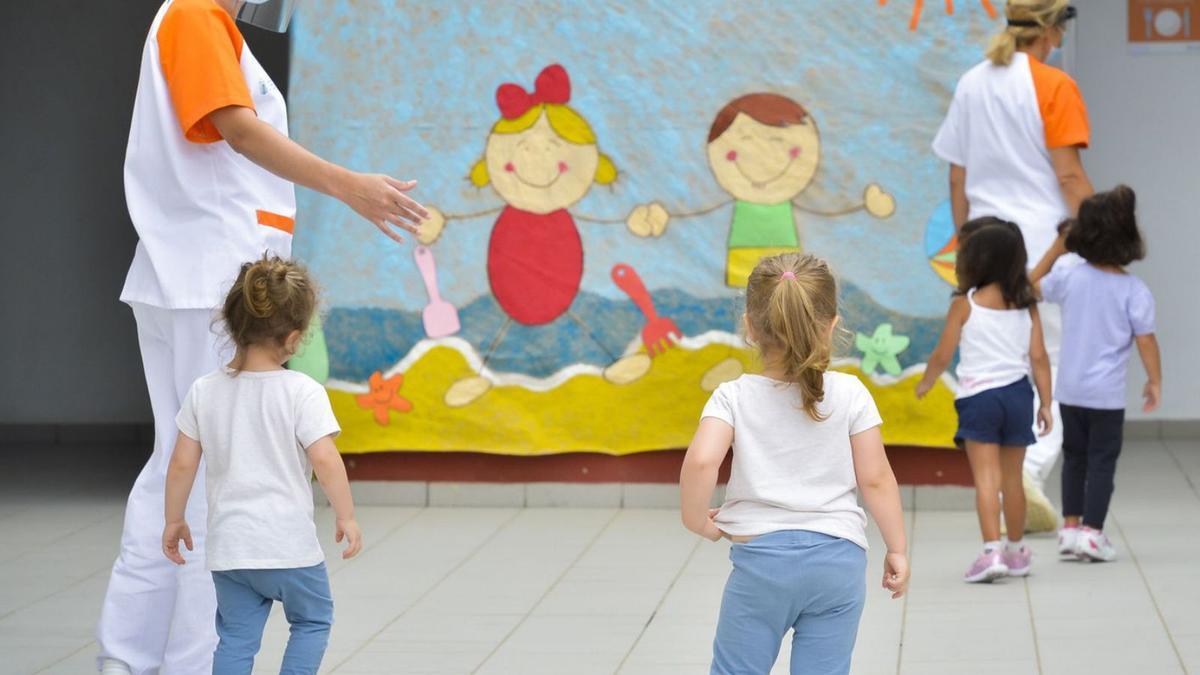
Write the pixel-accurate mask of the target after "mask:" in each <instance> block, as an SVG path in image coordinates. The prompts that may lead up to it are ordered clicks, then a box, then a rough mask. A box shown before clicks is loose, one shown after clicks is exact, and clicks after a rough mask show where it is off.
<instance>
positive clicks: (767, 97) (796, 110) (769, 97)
mask: <svg viewBox="0 0 1200 675" xmlns="http://www.w3.org/2000/svg"><path fill="white" fill-rule="evenodd" d="M738 113H742V114H744V115H746V116H748V117H749V118H750V119H752V120H754V121H755V122H758V123H759V124H765V125H767V126H769V127H786V126H791V125H793V124H804V121H805V120H806V119H808V111H807V110H805V109H804V107H803V106H801V105H800V104H799V103H796V102H795V101H793V100H792V99H790V98H788V97H786V96H780V95H779V94H770V93H757V94H746V95H745V96H739V97H738V98H735V99H733V100H732V101H730V102H729V103H726V104H725V107H724V108H721V111H720V112H718V113H717V116H716V117H715V118H713V123H712V127H710V128H709V130H708V142H709V143H712V142H713V141H715V140H717V138H718V137H719V136H720V135H721V134H723V133H725V130H726V129H728V128H729V125H731V124H733V120H734V118H735V117H737V116H738Z"/></svg>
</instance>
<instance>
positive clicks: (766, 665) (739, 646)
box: [711, 530, 867, 675]
mask: <svg viewBox="0 0 1200 675" xmlns="http://www.w3.org/2000/svg"><path fill="white" fill-rule="evenodd" d="M729 558H730V560H732V561H733V571H732V572H731V573H730V574H729V581H727V582H726V583H725V595H724V597H723V598H722V599H721V617H720V620H719V621H718V623H717V637H716V639H715V640H714V641H713V663H712V670H711V673H712V674H713V675H766V674H767V673H769V672H771V667H772V666H773V665H774V664H775V657H776V656H778V655H779V644H780V642H781V641H782V640H783V636H784V635H785V634H786V633H787V631H788V629H789V628H790V629H792V630H793V633H792V675H817V674H820V675H834V674H839V675H844V674H845V673H849V672H850V654H851V652H853V651H854V640H855V638H856V637H857V635H858V620H859V617H861V616H862V610H863V601H864V600H865V599H866V577H865V575H866V568H867V552H866V551H864V550H863V549H862V548H861V547H859V546H858V545H857V544H854V543H853V542H850V541H847V540H845V539H838V538H837V537H831V536H828V535H825V534H819V533H817V532H808V531H805V530H781V531H778V532H771V533H769V534H764V535H762V536H759V537H755V538H754V539H752V540H750V541H749V542H746V543H744V544H734V545H733V549H732V550H731V551H730V553H729Z"/></svg>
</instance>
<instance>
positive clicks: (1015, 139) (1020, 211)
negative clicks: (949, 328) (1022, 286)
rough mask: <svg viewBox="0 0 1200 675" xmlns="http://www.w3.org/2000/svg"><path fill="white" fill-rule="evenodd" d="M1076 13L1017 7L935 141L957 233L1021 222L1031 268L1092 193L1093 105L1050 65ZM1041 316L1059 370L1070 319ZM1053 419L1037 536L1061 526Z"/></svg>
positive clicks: (1037, 495) (1034, 486) (1035, 477)
mask: <svg viewBox="0 0 1200 675" xmlns="http://www.w3.org/2000/svg"><path fill="white" fill-rule="evenodd" d="M1075 14H1076V11H1075V8H1074V7H1072V6H1071V5H1070V4H1069V3H1068V0H1009V2H1008V3H1006V5H1005V8H1004V16H1005V23H1006V25H1005V27H1004V29H1003V30H1001V31H1000V32H999V33H997V34H996V35H995V36H994V37H993V38H992V41H991V44H990V45H989V46H988V49H987V58H985V59H984V60H983V62H981V63H980V64H979V65H977V66H975V67H974V68H972V69H971V70H969V71H967V73H966V74H964V75H963V76H962V78H961V79H959V81H958V85H957V86H956V87H955V90H954V98H953V100H952V101H951V103H950V109H949V111H947V113H946V119H945V120H944V121H943V122H942V126H941V128H940V129H939V130H938V133H937V136H936V137H935V138H934V141H933V151H934V152H935V153H936V154H937V156H938V157H940V158H942V159H944V160H946V161H947V162H948V163H949V164H950V204H951V207H952V211H953V214H954V224H955V227H956V228H961V227H962V226H963V223H965V222H967V221H968V220H974V219H977V218H985V217H993V218H999V219H1000V220H1004V221H1008V222H1011V223H1016V225H1017V226H1018V227H1019V228H1020V229H1021V235H1022V239H1024V241H1025V252H1026V261H1027V263H1026V264H1027V267H1029V268H1032V266H1033V264H1034V263H1036V262H1037V261H1038V260H1041V259H1042V256H1043V255H1045V253H1046V251H1047V250H1049V249H1050V245H1051V244H1052V243H1053V242H1054V239H1055V237H1056V236H1057V230H1056V228H1057V227H1058V224H1059V223H1061V222H1062V221H1063V220H1066V219H1067V218H1070V217H1071V216H1073V215H1074V214H1075V213H1076V211H1078V209H1079V204H1080V202H1082V201H1083V200H1084V198H1086V197H1087V196H1088V195H1090V194H1092V184H1091V182H1089V180H1088V177H1087V173H1086V172H1085V171H1084V169H1083V163H1082V162H1081V160H1080V157H1079V154H1080V150H1082V149H1084V148H1087V147H1088V143H1089V142H1090V140H1091V132H1090V129H1089V125H1088V114H1087V106H1086V105H1085V104H1084V101H1083V96H1082V95H1081V94H1080V93H1079V87H1078V86H1077V85H1076V84H1075V81H1074V80H1072V79H1071V77H1070V76H1069V75H1067V74H1066V73H1065V72H1063V71H1061V70H1059V69H1057V68H1054V67H1052V66H1049V65H1046V63H1047V62H1048V60H1049V59H1050V56H1051V54H1052V53H1053V52H1054V51H1055V50H1057V49H1059V48H1061V47H1062V45H1063V40H1064V37H1065V35H1066V28H1067V24H1068V22H1069V21H1070V20H1071V19H1073V18H1074V17H1075ZM960 238H961V233H960ZM1063 262H1064V264H1074V263H1077V262H1078V259H1075V260H1074V261H1063ZM1039 313H1040V315H1041V320H1042V328H1043V330H1044V332H1045V343H1046V351H1047V353H1048V354H1049V356H1050V364H1051V367H1052V368H1057V366H1058V356H1059V342H1060V333H1061V330H1062V329H1061V315H1060V313H1059V311H1058V308H1057V307H1054V306H1052V305H1043V306H1042V307H1040V308H1039ZM1035 406H1036V407H1037V408H1040V407H1041V404H1040V402H1036V401H1035ZM1051 411H1052V413H1053V415H1054V419H1055V424H1054V431H1052V432H1051V433H1050V434H1048V435H1046V436H1043V437H1038V438H1037V441H1036V442H1035V443H1034V444H1033V445H1032V446H1030V447H1029V449H1028V452H1027V453H1026V455H1025V465H1024V483H1025V493H1026V500H1027V502H1028V507H1029V510H1028V518H1027V522H1026V526H1027V528H1028V530H1029V531H1032V532H1049V531H1052V530H1053V529H1054V528H1055V527H1056V525H1057V516H1056V511H1055V508H1054V506H1053V505H1052V504H1051V503H1050V501H1049V500H1048V499H1047V498H1046V495H1045V493H1044V492H1043V490H1042V485H1043V484H1044V483H1045V481H1046V478H1047V477H1049V475H1050V472H1051V470H1052V469H1053V468H1054V464H1055V462H1057V461H1058V456H1059V454H1060V453H1061V451H1062V432H1061V430H1060V429H1061V424H1060V423H1059V422H1060V421H1061V418H1060V417H1059V413H1058V406H1057V404H1054V405H1052V406H1051Z"/></svg>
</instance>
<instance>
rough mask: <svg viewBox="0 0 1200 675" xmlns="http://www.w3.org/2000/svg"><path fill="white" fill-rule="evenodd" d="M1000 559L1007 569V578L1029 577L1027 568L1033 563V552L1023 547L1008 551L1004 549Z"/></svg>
mask: <svg viewBox="0 0 1200 675" xmlns="http://www.w3.org/2000/svg"><path fill="white" fill-rule="evenodd" d="M1001 559H1002V560H1003V561H1004V566H1005V567H1007V568H1008V576H1010V577H1027V576H1029V567H1030V565H1031V564H1032V562H1033V551H1030V550H1029V547H1028V546H1024V545H1022V546H1021V548H1018V549H1016V550H1009V548H1008V547H1005V548H1004V553H1003V554H1002V556H1001Z"/></svg>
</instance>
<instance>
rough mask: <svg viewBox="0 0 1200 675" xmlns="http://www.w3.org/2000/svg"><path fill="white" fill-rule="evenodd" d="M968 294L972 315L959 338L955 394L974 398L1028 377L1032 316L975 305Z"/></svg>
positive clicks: (972, 298)
mask: <svg viewBox="0 0 1200 675" xmlns="http://www.w3.org/2000/svg"><path fill="white" fill-rule="evenodd" d="M976 290H977V289H974V288H972V289H971V290H970V291H967V302H968V303H970V305H971V314H970V315H969V316H968V317H967V322H966V323H964V324H963V327H962V333H961V334H960V335H959V338H958V369H957V370H956V371H955V373H956V375H957V376H958V393H957V395H956V398H966V397H968V396H974V395H975V394H978V393H980V392H982V391H987V390H988V389H996V388H999V387H1004V386H1007V385H1010V384H1012V383H1013V382H1017V381H1019V380H1021V379H1022V378H1025V377H1029V343H1030V341H1031V340H1032V339H1033V315H1032V314H1031V313H1030V310H1028V309H992V308H990V307H981V306H979V305H977V304H975V291H976Z"/></svg>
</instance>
